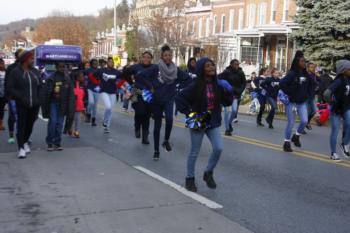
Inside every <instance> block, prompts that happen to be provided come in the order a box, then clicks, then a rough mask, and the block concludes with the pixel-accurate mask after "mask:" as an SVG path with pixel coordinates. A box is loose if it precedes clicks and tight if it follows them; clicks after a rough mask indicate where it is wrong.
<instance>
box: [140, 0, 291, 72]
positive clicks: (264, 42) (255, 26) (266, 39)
mask: <svg viewBox="0 0 350 233" xmlns="http://www.w3.org/2000/svg"><path fill="white" fill-rule="evenodd" d="M150 1H151V2H152V4H150V5H147V2H150ZM141 3H142V4H141ZM160 6H161V4H160V3H159V1H155V0H153V1H152V0H141V1H140V5H139V8H137V9H136V10H135V13H133V14H134V15H136V16H137V15H138V14H140V12H146V13H145V14H143V13H142V14H141V15H140V16H139V18H142V17H145V16H146V15H148V13H149V12H150V9H158V10H159V9H160V8H161V7H160ZM146 9H148V11H147V10H146ZM296 11H297V9H296V3H295V0H211V1H203V0H197V1H193V0H192V1H187V2H186V3H185V10H184V17H186V23H185V25H183V26H184V28H185V35H184V39H183V47H184V49H183V50H184V51H185V52H184V60H185V61H187V60H188V58H189V57H200V56H203V55H206V56H210V57H211V58H213V59H214V60H215V62H216V63H217V64H218V68H219V70H222V69H224V68H225V67H226V66H227V65H228V64H229V62H230V60H232V59H233V58H237V59H239V60H240V61H241V62H242V66H243V67H244V68H246V67H248V68H249V69H248V68H247V70H246V72H247V73H250V72H251V71H252V70H255V71H256V70H258V69H259V68H260V67H262V66H264V67H269V68H273V67H276V68H278V69H280V70H282V71H286V70H287V68H288V67H289V65H290V62H291V59H292V56H293V51H294V50H295V43H294V42H293V40H291V38H290V34H291V33H292V31H293V30H294V29H296V28H297V25H296V24H295V23H294V22H293V16H294V15H295V14H296ZM149 16H150V15H149ZM178 60H179V59H177V61H178Z"/></svg>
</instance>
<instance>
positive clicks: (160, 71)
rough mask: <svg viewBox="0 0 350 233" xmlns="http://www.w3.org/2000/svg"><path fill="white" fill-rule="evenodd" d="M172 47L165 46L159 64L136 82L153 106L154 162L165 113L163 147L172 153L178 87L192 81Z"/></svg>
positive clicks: (144, 73) (140, 75) (139, 75)
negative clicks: (174, 61)
mask: <svg viewBox="0 0 350 233" xmlns="http://www.w3.org/2000/svg"><path fill="white" fill-rule="evenodd" d="M172 59H173V55H172V51H171V49H170V47H169V46H168V45H165V46H163V47H162V49H161V59H160V60H159V64H158V65H155V66H151V67H149V68H147V69H145V70H143V71H141V72H139V73H138V74H137V75H136V82H139V84H140V85H141V86H142V89H143V93H144V99H146V102H149V103H150V104H151V109H152V114H153V118H154V131H153V137H154V151H155V152H154V156H153V159H154V160H158V159H159V154H160V153H159V140H160V130H161V126H162V117H163V113H164V115H165V136H164V141H163V147H164V148H165V150H166V151H171V150H172V148H171V145H170V143H169V139H170V134H171V130H172V127H173V115H174V97H175V95H176V85H177V84H178V83H179V82H188V81H191V78H190V77H189V75H188V74H187V73H185V72H183V71H182V70H180V69H179V68H178V67H177V66H176V65H175V64H174V63H173V62H172Z"/></svg>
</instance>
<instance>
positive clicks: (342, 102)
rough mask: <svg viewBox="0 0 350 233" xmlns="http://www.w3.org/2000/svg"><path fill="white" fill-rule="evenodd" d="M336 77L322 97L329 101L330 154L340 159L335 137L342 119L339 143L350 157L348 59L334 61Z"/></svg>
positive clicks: (335, 158) (347, 156)
mask: <svg viewBox="0 0 350 233" xmlns="http://www.w3.org/2000/svg"><path fill="white" fill-rule="evenodd" d="M336 70H337V77H336V78H335V80H334V82H333V83H332V84H331V85H330V86H329V87H328V88H327V90H326V91H325V92H324V99H325V100H326V101H327V102H328V103H331V124H332V130H331V135H330V146H331V156H330V158H331V159H332V160H335V161H339V160H340V156H339V155H338V154H337V138H338V133H339V130H340V123H341V121H342V120H343V137H342V141H341V143H340V145H339V147H340V149H341V151H342V153H343V155H344V157H345V158H350V151H349V143H350V61H349V60H339V61H338V62H337V63H336Z"/></svg>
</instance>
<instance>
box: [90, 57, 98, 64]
mask: <svg viewBox="0 0 350 233" xmlns="http://www.w3.org/2000/svg"><path fill="white" fill-rule="evenodd" d="M94 62H98V61H97V59H96V58H93V59H91V60H90V66H92V64H93V63H94Z"/></svg>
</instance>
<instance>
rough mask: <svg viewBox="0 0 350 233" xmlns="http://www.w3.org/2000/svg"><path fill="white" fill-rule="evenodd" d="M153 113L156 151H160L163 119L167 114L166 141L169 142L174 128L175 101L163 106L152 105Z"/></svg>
mask: <svg viewBox="0 0 350 233" xmlns="http://www.w3.org/2000/svg"><path fill="white" fill-rule="evenodd" d="M152 113H153V118H154V130H153V137H154V150H155V151H159V139H160V130H161V128H162V117H163V113H164V114H165V136H164V140H165V141H169V138H170V134H171V130H172V128H173V114H174V101H168V102H166V103H164V104H162V105H160V104H152Z"/></svg>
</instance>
